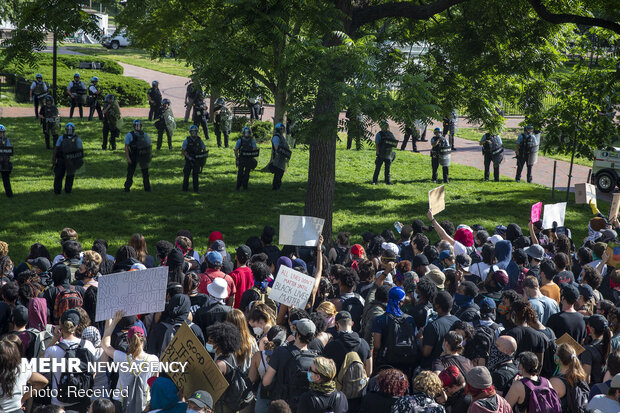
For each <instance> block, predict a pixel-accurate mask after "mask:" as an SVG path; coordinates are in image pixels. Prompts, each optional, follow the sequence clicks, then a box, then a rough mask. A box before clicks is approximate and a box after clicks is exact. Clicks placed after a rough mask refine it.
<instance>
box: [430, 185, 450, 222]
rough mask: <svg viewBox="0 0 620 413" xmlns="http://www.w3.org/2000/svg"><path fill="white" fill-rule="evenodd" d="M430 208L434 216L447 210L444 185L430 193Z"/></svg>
mask: <svg viewBox="0 0 620 413" xmlns="http://www.w3.org/2000/svg"><path fill="white" fill-rule="evenodd" d="M428 207H429V209H430V210H431V211H433V215H435V214H438V213H440V212H441V211H443V210H444V209H446V197H445V192H444V188H443V185H442V186H440V187H437V188H435V189H431V190H430V191H428Z"/></svg>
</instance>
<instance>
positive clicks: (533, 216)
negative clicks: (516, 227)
mask: <svg viewBox="0 0 620 413" xmlns="http://www.w3.org/2000/svg"><path fill="white" fill-rule="evenodd" d="M541 212H542V202H536V203H535V204H534V205H532V211H531V212H530V221H531V222H532V224H533V223H534V222H537V221H540V214H541Z"/></svg>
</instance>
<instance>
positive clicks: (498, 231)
mask: <svg viewBox="0 0 620 413" xmlns="http://www.w3.org/2000/svg"><path fill="white" fill-rule="evenodd" d="M506 229H507V228H506V227H505V226H503V225H498V226H496V227H495V232H494V235H504V234H505V233H506Z"/></svg>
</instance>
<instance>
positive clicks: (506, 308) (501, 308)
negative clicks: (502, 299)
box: [497, 304, 510, 315]
mask: <svg viewBox="0 0 620 413" xmlns="http://www.w3.org/2000/svg"><path fill="white" fill-rule="evenodd" d="M497 311H499V313H500V314H501V315H506V314H508V312H509V311H510V306H509V305H504V304H500V305H498V306H497Z"/></svg>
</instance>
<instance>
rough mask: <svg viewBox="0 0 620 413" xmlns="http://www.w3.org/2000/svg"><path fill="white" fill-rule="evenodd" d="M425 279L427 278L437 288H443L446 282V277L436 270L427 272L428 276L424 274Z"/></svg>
mask: <svg viewBox="0 0 620 413" xmlns="http://www.w3.org/2000/svg"><path fill="white" fill-rule="evenodd" d="M426 277H428V278H429V279H430V280H431V281H432V282H434V283H435V285H437V288H441V289H443V288H444V283H445V282H446V275H445V274H444V273H442V272H441V271H439V270H436V269H435V270H431V271H429V272H428V274H426Z"/></svg>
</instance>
